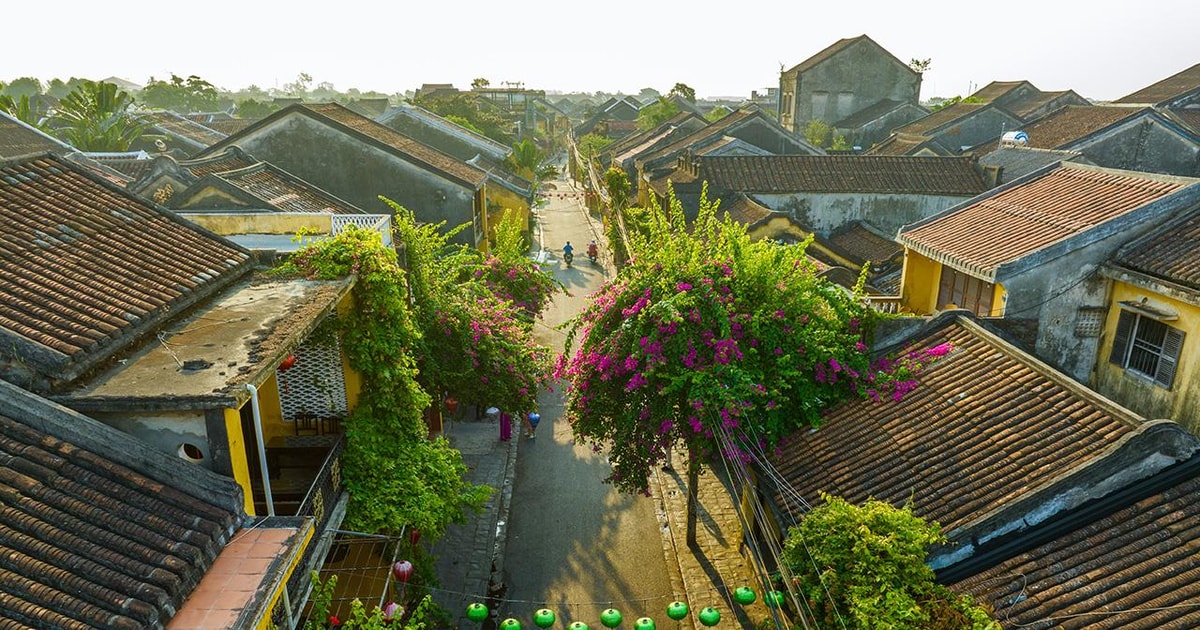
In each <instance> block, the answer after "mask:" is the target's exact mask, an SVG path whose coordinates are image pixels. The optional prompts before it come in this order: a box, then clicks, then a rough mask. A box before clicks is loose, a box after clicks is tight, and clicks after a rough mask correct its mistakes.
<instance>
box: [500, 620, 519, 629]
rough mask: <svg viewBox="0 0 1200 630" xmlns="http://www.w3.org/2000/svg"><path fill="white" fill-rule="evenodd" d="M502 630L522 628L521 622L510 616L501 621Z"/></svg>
mask: <svg viewBox="0 0 1200 630" xmlns="http://www.w3.org/2000/svg"><path fill="white" fill-rule="evenodd" d="M500 630H521V622H520V621H517V620H516V619H513V618H512V617H509V618H508V619H505V620H504V621H501V622H500Z"/></svg>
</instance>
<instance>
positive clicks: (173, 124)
mask: <svg viewBox="0 0 1200 630" xmlns="http://www.w3.org/2000/svg"><path fill="white" fill-rule="evenodd" d="M146 119H147V120H148V121H149V122H151V123H152V124H153V125H154V126H155V127H157V128H158V129H160V130H161V131H162V132H163V133H167V134H170V135H174V136H178V137H180V138H184V139H186V140H190V141H191V142H193V143H195V144H196V145H197V146H200V147H207V146H210V145H213V144H216V143H218V142H220V141H222V140H224V139H225V138H226V136H225V134H223V133H221V132H219V131H215V130H213V129H210V128H209V127H206V126H204V125H202V124H200V123H198V122H194V121H191V120H188V119H187V118H185V117H183V116H180V115H179V114H176V113H174V112H150V113H148V114H146Z"/></svg>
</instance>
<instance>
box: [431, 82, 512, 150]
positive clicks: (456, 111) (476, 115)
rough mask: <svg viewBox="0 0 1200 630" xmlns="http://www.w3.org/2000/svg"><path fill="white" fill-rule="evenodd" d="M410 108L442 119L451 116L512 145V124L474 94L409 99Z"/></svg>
mask: <svg viewBox="0 0 1200 630" xmlns="http://www.w3.org/2000/svg"><path fill="white" fill-rule="evenodd" d="M413 104H414V105H418V106H420V107H424V108H425V109H428V110H429V111H431V112H433V113H435V114H437V115H439V116H442V117H444V118H450V117H451V116H455V117H457V119H461V120H465V121H467V122H468V123H470V124H469V125H464V126H466V127H468V128H469V129H473V130H476V131H478V133H481V134H483V135H485V136H487V137H489V138H491V139H492V140H495V141H496V142H499V143H501V144H511V143H512V141H513V133H512V132H513V122H512V121H511V120H509V118H508V117H507V116H505V115H503V114H502V113H501V112H500V111H498V110H497V109H496V107H495V106H494V105H492V104H491V103H490V102H488V101H487V99H485V98H484V97H482V96H480V95H478V94H474V93H471V92H459V93H456V94H452V95H447V94H441V95H427V96H424V97H421V98H416V99H413ZM460 124H461V123H460Z"/></svg>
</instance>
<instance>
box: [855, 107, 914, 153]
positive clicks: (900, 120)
mask: <svg viewBox="0 0 1200 630" xmlns="http://www.w3.org/2000/svg"><path fill="white" fill-rule="evenodd" d="M927 115H928V112H926V111H925V110H923V109H921V108H920V107H918V106H916V105H911V104H906V105H904V106H903V107H898V108H896V109H894V110H892V111H890V112H888V113H887V114H886V115H884V116H882V117H880V118H877V119H875V120H872V121H871V122H869V123H867V124H865V125H863V126H862V127H859V128H857V129H850V128H846V127H839V128H838V129H837V130H836V131H837V132H838V133H840V134H842V136H844V137H845V138H846V142H848V143H850V145H851V146H857V147H862V148H863V149H869V148H871V146H872V145H874V144H876V143H878V142H882V141H884V140H887V138H888V136H889V135H891V133H892V130H893V129H895V128H897V127H901V126H903V125H907V124H908V123H910V122H912V121H914V120H917V119H919V118H923V117H925V116H927Z"/></svg>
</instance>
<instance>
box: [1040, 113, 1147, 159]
mask: <svg viewBox="0 0 1200 630" xmlns="http://www.w3.org/2000/svg"><path fill="white" fill-rule="evenodd" d="M1146 111H1148V110H1146V109H1144V108H1137V107H1103V106H1099V105H1095V106H1083V105H1068V106H1066V107H1062V108H1059V109H1056V110H1054V111H1053V112H1051V113H1049V114H1047V115H1045V116H1043V117H1041V118H1039V119H1037V120H1035V121H1033V122H1031V123H1029V124H1028V125H1026V126H1025V128H1024V131H1025V133H1026V134H1028V135H1029V146H1030V147H1033V148H1035V149H1061V148H1065V147H1066V146H1067V145H1070V144H1071V143H1072V142H1074V141H1076V140H1079V139H1081V138H1083V137H1085V136H1088V135H1091V134H1093V133H1095V132H1097V131H1100V130H1101V129H1104V128H1105V127H1108V126H1110V125H1114V124H1116V123H1118V122H1121V121H1123V120H1125V119H1127V118H1132V117H1134V116H1137V115H1139V114H1142V113H1144V112H1146Z"/></svg>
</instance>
